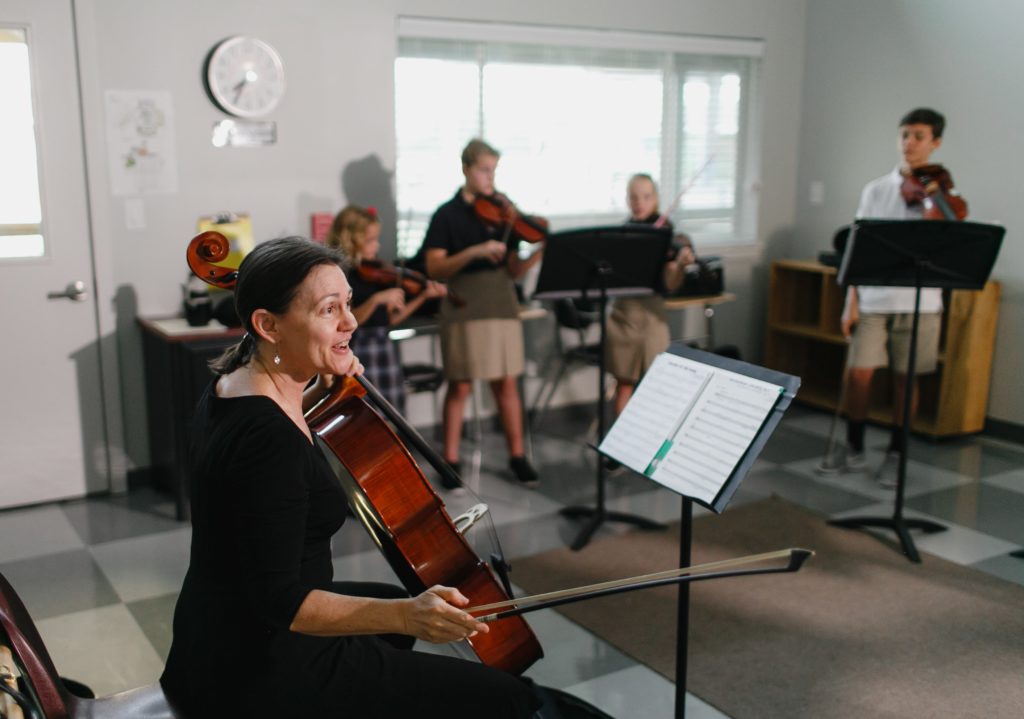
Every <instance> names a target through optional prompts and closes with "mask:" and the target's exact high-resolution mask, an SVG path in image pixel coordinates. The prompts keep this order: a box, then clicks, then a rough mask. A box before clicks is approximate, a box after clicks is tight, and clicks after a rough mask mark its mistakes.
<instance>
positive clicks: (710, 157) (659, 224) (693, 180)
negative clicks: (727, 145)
mask: <svg viewBox="0 0 1024 719" xmlns="http://www.w3.org/2000/svg"><path fill="white" fill-rule="evenodd" d="M714 159H715V153H713V152H712V153H711V154H710V155H708V159H706V160H704V164H703V165H701V166H700V169H698V170H697V172H695V173H694V174H693V177H691V178H690V181H689V182H687V183H686V186H685V187H683V189H681V190H680V191H679V194H678V195H676V199H674V200H672V204H671V205H669V206H668V207H667V208H666V209H665V211H664V212H663V213H661V216H660V217H659V218H658V219H657V220H655V221H654V226H655V227H664V226H665V222H667V221H668V216H669V215H671V214H672V213H673V212H675V211H676V208H677V207H679V203H680V202H682V200H683V195H685V194H686V193H687V192H688V191H689V189H690V188H691V187H693V186H694V184H695V183H696V182H697V180H698V179H699V178H700V176H701V175H702V174H704V170H706V169H708V165H710V164H711V161H712V160H714Z"/></svg>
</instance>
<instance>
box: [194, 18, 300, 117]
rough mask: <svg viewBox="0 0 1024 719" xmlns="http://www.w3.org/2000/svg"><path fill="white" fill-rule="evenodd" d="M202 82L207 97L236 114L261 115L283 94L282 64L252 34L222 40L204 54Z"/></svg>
mask: <svg viewBox="0 0 1024 719" xmlns="http://www.w3.org/2000/svg"><path fill="white" fill-rule="evenodd" d="M203 82H204V83H205V85H206V92H207V94H208V95H209V96H210V99H211V100H212V101H213V102H214V104H216V105H217V107H219V108H220V109H221V110H223V111H224V112H226V113H228V114H229V115H234V116H235V117H260V116H262V115H266V114H267V113H268V112H270V111H271V110H273V109H274V108H275V107H277V105H278V103H279V102H281V98H282V97H283V96H284V65H282V64H281V56H280V55H278V54H277V50H275V49H274V48H273V47H271V46H270V45H269V44H268V43H266V42H264V41H263V40H260V39H258V38H254V37H244V36H242V35H236V36H235V37H229V38H227V39H226V40H221V41H220V42H219V43H217V44H216V45H214V46H213V48H212V49H211V50H210V52H209V53H208V54H207V56H206V63H205V66H204V68H203Z"/></svg>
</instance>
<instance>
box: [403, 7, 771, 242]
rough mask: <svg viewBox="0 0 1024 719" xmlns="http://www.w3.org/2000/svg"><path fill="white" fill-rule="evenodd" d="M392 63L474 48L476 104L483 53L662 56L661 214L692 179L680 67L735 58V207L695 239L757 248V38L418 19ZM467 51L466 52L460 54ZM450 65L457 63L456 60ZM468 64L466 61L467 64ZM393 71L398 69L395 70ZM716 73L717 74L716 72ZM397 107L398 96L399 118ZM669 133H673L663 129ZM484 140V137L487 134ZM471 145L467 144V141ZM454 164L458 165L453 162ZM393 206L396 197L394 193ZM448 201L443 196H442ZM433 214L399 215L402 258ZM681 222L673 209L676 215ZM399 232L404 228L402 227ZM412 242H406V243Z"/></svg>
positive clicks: (556, 223)
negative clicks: (434, 49)
mask: <svg viewBox="0 0 1024 719" xmlns="http://www.w3.org/2000/svg"><path fill="white" fill-rule="evenodd" d="M397 36H398V37H397V42H396V63H397V62H398V61H399V60H400V59H403V58H408V57H415V55H414V54H403V51H402V41H403V40H410V41H441V42H443V43H453V44H455V43H462V44H465V45H475V46H476V48H477V49H476V52H475V53H474V57H475V59H476V63H477V67H478V69H479V77H480V80H479V82H480V83H481V93H480V95H481V97H483V88H482V82H483V68H484V65H485V63H486V62H487V59H486V57H485V55H486V53H485V52H484V48H486V47H487V45H488V44H493V45H502V46H506V45H510V44H512V45H520V44H521V45H538V46H544V47H559V48H580V49H584V50H591V51H592V50H605V49H606V50H625V51H630V52H651V51H653V52H655V53H657V54H658V55H660V63H658V64H659V70H660V72H661V75H662V83H663V88H662V98H663V99H662V119H661V127H662V130H661V137H660V143H661V152H660V156H661V167H660V168H650V169H651V170H652V171H653V170H655V169H658V170H659V171H660V172H659V174H658V176H657V179H658V181H659V189H660V191H661V193H660V194H661V200H662V204H661V207H662V210H664V209H666V208H667V207H668V206H669V205H670V204H671V203H672V202H673V200H674V199H675V197H676V194H677V193H678V191H679V189H680V188H681V186H682V184H685V183H688V182H689V181H690V179H692V178H684V177H680V175H681V174H682V165H683V157H682V154H681V152H680V150H681V148H682V144H683V122H684V116H683V112H682V104H681V98H680V95H681V92H682V86H683V81H684V72H683V69H682V68H683V66H684V65H686V64H687V63H686V62H684V61H685V60H689V63H688V64H689V66H690V67H691V68H693V67H696V66H697V65H699V64H700V59H701V58H702V57H703V58H708V59H709V60H710V61H711V63H712V65H714V63H715V62H716V61H720V60H721V59H723V58H727V57H735V58H738V59H739V60H740V61H742V62H738V63H737V65H738V66H742V67H741V69H740V70H738V74H739V75H740V86H741V88H742V90H741V93H740V100H739V107H738V109H737V115H738V116H737V123H738V129H737V137H736V147H735V152H736V158H735V163H736V164H735V173H736V174H735V178H734V187H733V198H734V200H733V205H732V207H731V209H730V210H729V214H730V218H731V219H730V223H731V230H730V231H729V232H720V233H713V232H712V233H702V234H700V238H699V239H700V242H701V246H702V247H705V246H712V247H715V248H716V250H717V249H723V248H728V247H751V246H755V245H756V244H757V241H758V240H757V211H756V208H757V203H756V201H755V200H756V197H755V189H756V186H757V180H756V178H757V173H758V169H759V167H758V162H757V155H756V152H755V150H756V148H757V147H758V146H759V137H760V115H759V113H758V107H759V98H758V90H759V82H758V79H759V72H760V61H761V59H762V57H763V55H764V47H765V43H764V41H763V40H760V39H747V38H721V37H708V36H695V35H678V34H669V33H646V32H630V31H605V30H595V29H580V28H566V27H550V26H541V25H516V24H507V23H481V22H471V21H449V20H436V19H431V18H420V17H399V18H398V24H397ZM463 50H464V48H463ZM452 59H455V58H454V57H453V58H452ZM466 59H468V57H467V58H466ZM396 66H397V65H396ZM712 69H713V70H715V71H718V72H721V67H720V66H719V67H713V68H712ZM398 105H399V100H398V98H397V97H396V102H395V106H396V113H397V111H398ZM483 114H484V103H483V102H482V101H481V102H479V103H478V118H477V128H478V130H480V129H481V128H484V117H483ZM397 125H398V123H397V120H396V152H395V155H396V185H397V182H398V174H399V172H398V167H399V166H400V158H399V151H398V147H397V144H398V133H397ZM667 127H671V128H672V131H671V132H666V131H665V128H667ZM483 132H484V137H485V138H486V131H485V130H484V131H483ZM468 139H469V138H467V140H468ZM453 161H456V162H457V158H453ZM396 194H397V197H396V199H397V200H400V199H401V198H400V192H398V187H397V186H396ZM446 194H447V193H446ZM432 211H433V210H430V211H423V210H413V209H411V208H406V209H404V210H403V209H402V208H401V207H399V208H398V216H399V228H398V230H399V231H398V249H399V251H400V254H402V252H403V251H404V252H405V253H406V254H408V253H409V251H410V250H415V248H416V247H417V246H418V245H417V240H419V241H420V242H421V241H422V234H420V235H419V237H418V238H417V237H416V235H417V234H418V233H420V232H421V231H422V233H425V232H426V225H427V223H428V222H429V218H430V214H432ZM623 215H624V213H623V211H622V209H621V208H618V207H617V208H609V211H608V212H605V213H588V214H572V215H570V214H565V215H558V216H557V217H551V218H549V219H550V220H551V221H552V229H553V230H559V229H567V228H569V227H578V226H581V225H584V226H585V225H588V224H589V225H593V224H618V223H619V222H622V221H623V220H624V216H623ZM701 215H705V216H708V215H713V216H718V217H720V216H722V211H721V210H714V209H710V210H686V211H685V217H686V218H697V219H698V220H699V217H700V216H701ZM674 216H675V217H678V216H679V212H678V210H677V211H676V213H674ZM684 221H685V220H684ZM403 225H404V226H403ZM410 236H411V240H412V241H411V242H410V241H409V238H410Z"/></svg>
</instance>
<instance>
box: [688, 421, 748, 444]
mask: <svg viewBox="0 0 1024 719" xmlns="http://www.w3.org/2000/svg"><path fill="white" fill-rule="evenodd" d="M725 419H726V421H728V418H725ZM701 424H702V425H704V426H706V427H711V428H712V429H717V430H719V431H720V432H721V434H719V435H712V436H713V437H714V438H715V441H716V442H722V443H725V444H731V445H733V446H734V447H736V446H740V447H743V448H746V446H747V443H746V442H744V441H742V440H745V439H746V438H747V436H748V435H746V434H744V433H742V432H737V431H735V427H734V426H730V425H728V424H718V423H717V422H711V421H710V420H705V419H704V418H703V417H702V418H701ZM688 429H689V430H694V429H697V428H695V427H692V426H691V427H688ZM705 431H706V430H705ZM708 434H711V433H710V432H708Z"/></svg>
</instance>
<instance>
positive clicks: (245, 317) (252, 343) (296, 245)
mask: <svg viewBox="0 0 1024 719" xmlns="http://www.w3.org/2000/svg"><path fill="white" fill-rule="evenodd" d="M320 265H337V266H338V267H342V268H343V267H344V261H343V259H342V255H341V254H340V253H339V252H337V251H336V250H332V249H330V248H328V247H324V246H323V245H319V244H317V243H315V242H311V241H309V240H307V239H306V238H304V237H281V238H278V239H276V240H268V241H267V242H262V243H260V244H258V245H256V247H255V248H254V249H253V251H252V252H250V253H249V254H248V255H246V256H245V259H243V260H242V264H241V266H239V268H238V283H237V284H236V285H235V309H236V310H237V312H238V317H239V318H240V319H241V320H242V326H243V327H245V332H246V333H245V336H244V337H243V338H242V340H241V342H239V343H238V344H236V345H234V346H233V347H230V348H228V349H227V350H225V352H224V354H222V355H221V356H220V357H218V358H217V359H215V360H213V361H212V362H210V369H211V370H213V372H214V373H215V374H217V375H225V374H229V373H231V372H234V371H235V370H236V369H238V368H239V367H241V366H243V365H245V364H247V363H248V362H249V361H250V360H251V359H252V358H253V356H254V355H255V354H256V347H257V345H258V342H259V341H258V338H257V335H256V332H255V331H254V330H253V326H252V313H253V312H255V311H256V310H259V309H263V310H267V311H268V312H271V313H273V314H275V315H283V314H284V313H286V312H287V311H288V307H289V306H290V305H291V303H292V300H294V299H295V295H296V293H297V292H298V290H299V285H301V284H302V282H303V280H305V279H306V277H307V276H308V275H309V273H310V272H312V271H313V269H314V268H316V267H319V266H320Z"/></svg>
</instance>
